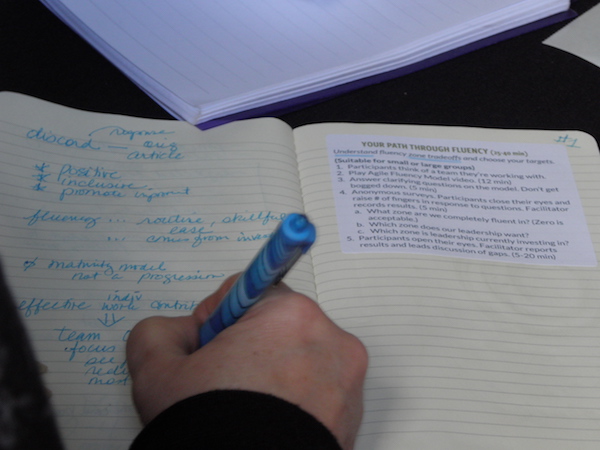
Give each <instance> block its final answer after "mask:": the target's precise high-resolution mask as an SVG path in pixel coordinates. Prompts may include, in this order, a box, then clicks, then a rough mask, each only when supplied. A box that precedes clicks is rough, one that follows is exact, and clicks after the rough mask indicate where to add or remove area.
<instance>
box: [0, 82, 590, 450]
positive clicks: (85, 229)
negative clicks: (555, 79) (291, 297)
mask: <svg viewBox="0 0 600 450" xmlns="http://www.w3.org/2000/svg"><path fill="white" fill-rule="evenodd" d="M403 146H406V149H405V148H404V147H403ZM0 148H1V151H0V171H1V172H2V176H1V177H0V192H1V194H2V195H1V196H0V204H1V208H0V249H1V254H2V258H3V262H4V265H5V268H6V270H7V274H8V279H9V283H10V285H11V287H12V289H13V290H14V292H15V294H16V297H17V302H18V305H19V309H20V311H21V314H22V316H23V319H24V321H25V323H26V326H27V328H28V330H29V331H30V334H31V337H32V339H33V341H34V347H35V349H36V352H37V357H38V358H39V360H40V361H41V362H43V363H44V364H46V365H47V366H48V372H47V374H45V375H44V376H45V379H46V382H47V383H48V387H49V388H50V390H51V391H52V393H53V396H52V402H53V403H54V407H55V409H56V413H57V414H58V416H59V423H60V426H61V429H62V432H63V435H64V438H65V440H66V442H67V444H68V448H70V449H100V448H107V449H108V448H110V449H123V448H126V446H127V445H128V443H129V442H130V441H131V439H132V438H133V437H134V436H135V434H136V433H137V432H138V430H139V429H140V425H139V423H138V420H137V418H136V415H135V412H134V410H133V407H132V405H131V401H130V396H129V389H130V386H129V383H130V380H129V378H128V373H127V367H126V365H125V361H124V353H123V350H124V342H125V340H126V338H127V335H128V330H130V328H131V327H132V326H133V325H134V324H135V323H136V322H137V321H138V320H139V319H141V318H142V317H146V316H148V315H154V314H178V315H180V314H186V313H188V312H189V310H191V309H192V308H193V307H194V306H195V305H196V304H197V303H198V301H199V300H200V299H202V298H203V297H204V296H205V295H206V294H208V293H209V292H211V291H212V290H214V289H215V288H216V287H217V286H218V285H219V283H220V282H221V281H222V280H223V279H224V278H225V277H226V276H227V275H229V274H231V273H234V272H236V271H240V270H242V269H243V268H244V267H245V266H246V264H247V263H248V261H249V260H250V258H251V257H252V256H253V255H254V253H255V252H256V250H257V248H258V247H259V246H260V245H261V244H262V242H264V240H265V239H266V238H267V237H268V236H269V234H270V232H271V231H272V230H273V229H274V228H275V226H276V225H277V223H278V222H279V221H280V220H281V217H282V216H283V215H284V214H286V213H288V212H292V211H306V213H307V214H308V215H309V216H310V218H311V220H312V221H313V222H314V223H315V224H316V226H317V230H318V240H317V243H316V244H315V245H314V246H313V248H312V249H311V251H310V253H309V254H308V255H305V257H303V258H302V259H301V261H300V262H299V264H298V265H297V266H296V267H295V268H294V269H293V270H292V272H290V274H289V275H288V277H287V278H286V281H287V282H288V283H290V284H291V285H292V286H293V287H294V288H296V289H298V290H300V291H302V292H305V293H307V294H308V295H311V296H313V297H315V298H317V299H318V301H319V303H320V304H321V305H322V307H323V308H324V310H325V311H326V312H327V314H328V315H330V316H331V317H332V318H333V320H335V321H336V322H337V323H338V324H339V325H340V326H342V327H343V328H345V329H347V330H348V331H350V332H352V333H354V334H356V335H357V336H359V337H360V338H361V339H362V340H363V341H364V343H365V344H366V346H367V348H368V350H369V354H370V366H369V371H368V376H367V382H366V386H365V416H364V421H363V424H362V427H361V430H360V436H359V439H358V442H357V448H358V449H361V450H373V449H386V450H395V449H399V448H401V449H424V448H427V449H429V448H448V449H466V448H485V449H495V448H497V449H505V448H511V449H522V450H525V449H526V450H531V449H544V450H548V449H561V450H562V449H565V448H577V449H590V450H591V449H597V448H598V446H599V444H600V428H599V427H598V424H599V423H600V387H599V385H598V380H599V379H600V306H599V304H598V292H599V291H600V271H599V270H598V267H597V266H596V254H597V253H596V251H597V249H598V248H599V246H600V177H599V174H600V156H599V155H598V147H597V145H596V143H595V141H594V140H593V139H592V138H591V137H590V136H588V135H586V134H584V133H581V132H575V131H568V132H567V131H525V130H519V131H515V130H491V129H490V130H485V129H475V128H454V127H424V126H403V125H366V124H362V125H355V124H318V125H311V126H306V127H302V128H298V129H296V130H294V131H292V130H291V129H290V128H289V127H288V126H287V125H285V124H284V123H282V122H280V121H277V120H274V119H255V120H249V121H244V122H238V123H233V124H230V125H226V126H224V127H218V128H214V129H212V130H209V131H200V130H198V129H197V128H195V127H193V126H192V125H189V124H186V123H182V122H177V121H157V120H149V119H139V118H129V117H124V116H115V115H106V114H97V113H87V112H82V111H76V110H73V109H69V108H65V107H62V106H58V105H53V104H50V103H47V102H43V101H40V100H36V99H33V98H30V97H25V96H22V95H18V94H13V93H6V92H5V93H2V94H0ZM400 153H406V155H405V156H402V155H400ZM509 159H510V160H514V162H512V163H510V164H512V166H510V167H513V166H514V168H513V169H511V170H510V171H509V170H507V167H509V166H508V164H509V163H508V160H509ZM490 160H491V161H490ZM502 160H505V161H502ZM413 169H415V170H413ZM426 169H427V170H426ZM571 170H572V175H571ZM363 172H364V173H363ZM452 172H456V174H452ZM398 174H399V175H398ZM419 176H421V178H419ZM457 186H458V188H457ZM466 186H471V187H466ZM477 186H481V187H479V188H478V187H477ZM348 189H350V191H348ZM456 189H462V191H463V193H462V194H461V193H460V191H459V190H456ZM515 189H517V190H515ZM354 191H356V192H354ZM525 192H526V193H525ZM376 197H377V198H376ZM348 198H350V200H348ZM513 200H514V201H513ZM348 201H350V203H351V206H350V209H348V208H347V205H346V203H345V202H348ZM427 202H429V203H427ZM527 202H529V203H527ZM345 205H346V206H345ZM362 216H365V217H362ZM438 216H440V217H438ZM527 218H528V219H527ZM415 219H418V220H415ZM486 220H487V222H486ZM527 220H530V223H526V221H527ZM353 227H354V228H353ZM436 228H437V229H436ZM556 230H558V231H556ZM553 233H554V234H553ZM383 244H385V245H383ZM428 247H429V248H428Z"/></svg>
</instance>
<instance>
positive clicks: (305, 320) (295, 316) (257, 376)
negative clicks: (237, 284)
mask: <svg viewBox="0 0 600 450" xmlns="http://www.w3.org/2000/svg"><path fill="white" fill-rule="evenodd" d="M234 280H235V278H234V277H232V278H230V279H228V280H227V281H226V282H225V283H223V285H222V286H221V287H220V288H219V289H218V290H217V291H216V292H215V293H213V294H211V295H210V296H208V297H207V298H206V299H204V301H203V302H202V303H201V304H200V305H198V307H197V308H196V309H195V310H194V312H193V314H192V315H190V316H185V317H176V318H165V317H151V318H148V319H145V320H143V321H141V322H140V323H138V324H137V325H136V326H135V327H134V329H133V330H132V332H131V334H130V336H129V339H128V342H127V361H128V365H129V371H130V374H131V378H132V380H133V399H134V403H135V405H136V407H137V410H138V413H139V415H140V418H141V420H142V422H143V423H148V422H149V421H151V420H152V419H153V418H154V417H156V416H157V415H158V414H160V413H161V412H162V411H164V410H165V409H167V408H168V407H169V406H172V405H173V404H175V403H176V402H178V401H180V400H183V399H185V398H188V397H191V396H193V395H196V394H200V393H204V392H209V391H214V390H218V389H241V390H247V391H255V392H261V393H266V394H271V395H275V396H277V397H279V398H282V399H284V400H287V401H288V402H291V403H294V404H296V405H298V406H299V407H300V408H302V409H304V410H305V411H306V412H308V413H310V414H312V415H313V416H314V417H316V418H317V419H318V420H319V421H321V422H322V423H323V424H324V425H325V426H326V427H327V428H328V429H329V430H330V431H331V432H332V433H333V435H334V436H335V437H336V438H337V440H338V442H339V443H340V445H341V446H342V448H343V449H345V450H350V449H352V448H353V446H354V441H355V438H356V434H357V432H358V427H359V425H360V422H361V419H362V409H363V400H362V391H363V383H364V378H365V373H366V369H367V359H368V358H367V352H366V350H365V347H364V345H363V344H362V343H361V342H360V341H359V340H358V339H357V338H356V337H355V336H353V335H351V334H349V333H347V332H345V331H344V330H342V329H341V328H339V327H338V326H337V325H336V324H335V323H333V322H332V321H331V320H330V319H329V318H328V317H327V316H326V315H325V314H324V313H323V312H322V311H321V309H320V307H319V306H318V305H317V304H316V303H315V302H314V301H313V300H311V299H310V298H308V297H306V296H304V295H302V294H299V293H297V292H294V291H292V290H291V289H289V288H288V287H287V286H285V285H283V284H280V285H279V286H277V287H276V288H272V289H270V290H269V291H268V293H267V295H266V296H265V298H264V299H263V300H261V301H260V302H259V303H257V304H256V305H254V306H253V307H252V308H250V310H249V311H248V312H247V313H246V314H245V315H244V316H243V317H242V318H241V319H240V320H239V321H238V322H237V323H236V324H235V325H233V326H231V327H229V328H227V329H226V330H224V331H222V332H221V333H219V334H218V335H217V336H216V337H215V338H214V339H213V340H212V341H211V342H210V343H208V344H207V345H205V346H204V347H202V348H201V349H197V347H198V330H199V328H200V326H201V325H202V324H203V323H204V322H205V321H206V319H207V318H208V316H209V315H210V313H211V312H212V311H213V310H214V308H215V307H216V305H217V304H218V303H219V302H220V300H221V299H222V297H223V295H224V294H225V293H226V292H227V290H228V289H229V287H230V286H231V284H232V283H233V281H234Z"/></svg>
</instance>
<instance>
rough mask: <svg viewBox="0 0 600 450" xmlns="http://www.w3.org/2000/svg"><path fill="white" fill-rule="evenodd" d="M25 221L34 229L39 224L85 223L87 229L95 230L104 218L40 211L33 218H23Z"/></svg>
mask: <svg viewBox="0 0 600 450" xmlns="http://www.w3.org/2000/svg"><path fill="white" fill-rule="evenodd" d="M23 219H24V220H27V226H29V227H32V226H34V225H35V224H37V223H38V222H59V223H68V222H71V223H84V224H85V228H88V229H89V228H94V227H95V226H96V225H97V224H98V221H100V220H101V219H102V217H92V216H77V215H70V214H59V213H52V212H50V211H44V210H41V209H38V210H37V211H36V212H35V213H33V214H32V215H31V216H27V217H23Z"/></svg>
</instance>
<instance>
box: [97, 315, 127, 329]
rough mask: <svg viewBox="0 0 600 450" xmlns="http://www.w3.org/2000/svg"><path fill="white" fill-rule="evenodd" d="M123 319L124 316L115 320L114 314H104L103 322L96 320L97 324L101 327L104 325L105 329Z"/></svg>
mask: <svg viewBox="0 0 600 450" xmlns="http://www.w3.org/2000/svg"><path fill="white" fill-rule="evenodd" d="M124 318H125V316H123V317H121V318H120V319H117V318H116V317H115V314H114V313H111V314H108V313H106V314H104V320H102V319H98V322H100V323H101V324H102V325H104V326H105V327H107V328H108V327H112V326H113V325H114V324H116V323H119V322H120V321H121V320H123V319H124Z"/></svg>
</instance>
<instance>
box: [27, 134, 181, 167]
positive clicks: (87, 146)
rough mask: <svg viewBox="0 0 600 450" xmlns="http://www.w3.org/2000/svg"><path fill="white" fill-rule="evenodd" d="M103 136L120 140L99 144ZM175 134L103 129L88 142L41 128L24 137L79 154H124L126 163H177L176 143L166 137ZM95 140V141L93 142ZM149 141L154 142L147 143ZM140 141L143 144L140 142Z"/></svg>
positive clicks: (178, 157)
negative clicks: (79, 152)
mask: <svg viewBox="0 0 600 450" xmlns="http://www.w3.org/2000/svg"><path fill="white" fill-rule="evenodd" d="M103 134H106V135H107V136H113V137H114V136H116V137H117V138H121V140H122V141H123V142H121V140H117V141H116V142H112V141H111V142H106V141H104V140H100V139H101V138H102V137H103ZM170 134H174V133H173V132H170V131H164V130H158V131H156V130H126V129H124V128H121V127H115V126H110V127H103V128H99V129H97V130H94V131H92V132H90V133H89V134H88V136H90V137H89V138H78V137H69V136H63V135H61V134H58V133H54V132H53V131H51V130H46V129H44V127H40V128H37V129H35V128H34V129H30V130H29V131H28V132H27V133H26V134H25V137H27V139H32V140H35V141H42V142H45V143H47V144H54V145H58V146H61V147H70V148H77V149H81V150H96V151H102V150H104V151H110V152H111V153H115V152H119V151H124V156H125V159H128V160H146V161H153V160H154V161H162V160H173V159H176V160H180V159H183V158H184V155H183V154H182V153H181V152H180V151H179V146H178V144H177V142H175V141H173V140H170V139H168V138H167V135H170ZM96 136H98V137H99V139H98V140H94V138H95V137H96ZM149 137H152V138H154V139H148V138H149ZM140 138H142V140H143V142H139V139H140Z"/></svg>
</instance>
